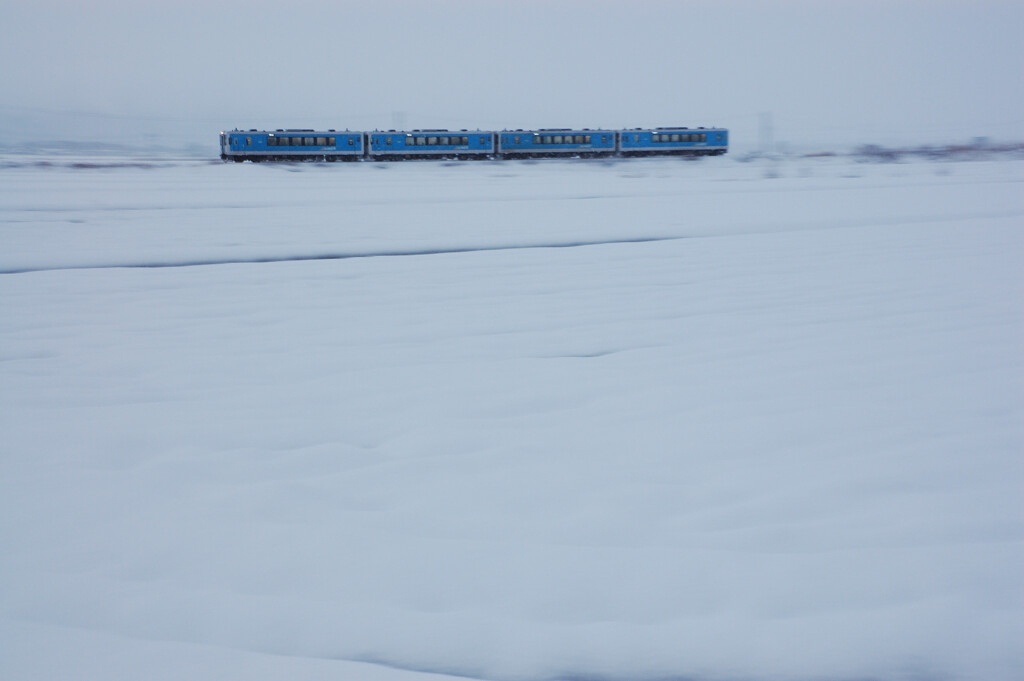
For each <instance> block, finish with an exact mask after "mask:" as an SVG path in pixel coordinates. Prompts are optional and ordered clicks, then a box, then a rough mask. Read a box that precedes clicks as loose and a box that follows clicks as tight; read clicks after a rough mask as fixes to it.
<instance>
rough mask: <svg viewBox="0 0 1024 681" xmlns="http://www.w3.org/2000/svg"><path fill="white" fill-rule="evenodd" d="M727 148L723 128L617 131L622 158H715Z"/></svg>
mask: <svg viewBox="0 0 1024 681" xmlns="http://www.w3.org/2000/svg"><path fill="white" fill-rule="evenodd" d="M728 148H729V131H728V130H725V129H722V128H682V127H680V128H635V129H633V130H620V131H619V153H620V154H622V155H623V156H668V155H687V156H717V155H719V154H724V153H725V152H726V150H727V149H728Z"/></svg>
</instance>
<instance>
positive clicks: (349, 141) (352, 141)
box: [348, 137, 356, 147]
mask: <svg viewBox="0 0 1024 681" xmlns="http://www.w3.org/2000/svg"><path fill="white" fill-rule="evenodd" d="M348 145H349V146H350V147H354V146H355V145H356V141H355V140H354V139H352V138H351V137H349V138H348Z"/></svg>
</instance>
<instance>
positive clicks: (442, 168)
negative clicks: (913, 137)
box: [0, 157, 1024, 681]
mask: <svg viewBox="0 0 1024 681" xmlns="http://www.w3.org/2000/svg"><path fill="white" fill-rule="evenodd" d="M0 161H2V162H0V272H2V274H0V678H3V679H11V680H12V681H13V680H19V681H20V680H37V679H38V680H46V681H55V680H68V681H71V680H75V681H81V680H96V681H117V680H124V681H128V680H137V679H146V680H147V681H160V680H167V681H171V680H174V681H180V680H182V679H188V680H189V681H226V680H235V679H237V680H239V681H241V680H245V681H251V680H264V679H265V680H270V679H289V680H291V681H296V680H297V681H307V680H312V679H317V680H320V679H323V680H326V679H332V680H334V679H357V680H358V679H366V680H368V681H427V680H428V679H434V680H437V681H441V680H442V679H451V678H453V677H454V676H460V677H461V676H468V677H472V678H482V679H491V680H501V681H505V680H508V681H541V680H545V679H573V680H600V681H613V680H614V681H626V680H637V681H644V680H648V679H687V680H699V681H713V680H733V681H746V680H768V679H771V680H780V679H782V680H787V679H794V680H810V679H830V680H842V681H845V680H854V679H856V680H862V679H877V680H882V681H887V680H910V679H913V680H915V681H925V680H936V681H939V680H947V679H986V680H992V681H1004V680H1005V681H1009V680H1011V679H1020V678H1022V677H1024V654H1022V652H1021V650H1022V647H1021V645H1020V644H1021V641H1024V578H1022V575H1024V504H1022V491H1021V490H1022V484H1024V461H1022V452H1024V354H1022V349H1024V323H1022V319H1024V314H1022V302H1021V301H1022V300H1024V268H1022V261H1024V161H1012V160H1006V161H985V162H972V163H904V164H857V163H853V162H852V161H849V160H844V159H838V158H836V159H818V160H810V159H805V160H792V161H788V162H783V163H780V164H778V165H776V166H773V167H771V168H768V167H766V166H764V165H761V164H759V163H738V162H737V161H736V160H735V159H734V158H731V157H725V158H720V159H708V160H704V161H699V162H685V161H679V160H674V159H657V160H633V161H628V162H619V163H603V162H537V163H523V162H518V163H516V162H506V163H463V164H441V163H402V164H391V165H383V164H372V163H366V164H322V165H313V164H309V165H296V166H278V165H266V164H263V165H252V164H245V165H233V164H232V165H224V164H221V163H220V162H215V163H207V162H201V161H195V160H174V159H155V160H142V161H140V160H138V159H126V160H123V161H122V160H117V159H114V160H112V159H110V158H94V159H87V158H76V159H68V158H63V159H56V160H50V161H49V162H40V161H41V160H40V159H33V158H30V157H6V158H4V159H0ZM431 672H432V673H431Z"/></svg>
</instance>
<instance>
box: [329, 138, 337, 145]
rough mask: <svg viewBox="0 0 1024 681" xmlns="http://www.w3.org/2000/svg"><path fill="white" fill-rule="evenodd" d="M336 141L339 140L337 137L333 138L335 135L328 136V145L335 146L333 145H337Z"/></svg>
mask: <svg viewBox="0 0 1024 681" xmlns="http://www.w3.org/2000/svg"><path fill="white" fill-rule="evenodd" d="M336 143H337V140H336V139H335V138H333V137H328V138H327V146H329V147H333V146H335V145H336Z"/></svg>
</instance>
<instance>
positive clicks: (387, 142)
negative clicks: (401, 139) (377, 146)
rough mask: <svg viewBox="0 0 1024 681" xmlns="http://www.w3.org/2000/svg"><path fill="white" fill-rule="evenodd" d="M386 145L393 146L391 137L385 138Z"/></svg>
mask: <svg viewBox="0 0 1024 681" xmlns="http://www.w3.org/2000/svg"><path fill="white" fill-rule="evenodd" d="M384 144H386V145H388V146H391V138H390V137H385V138H384Z"/></svg>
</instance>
